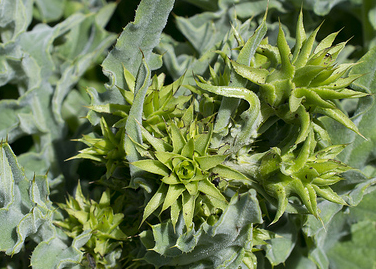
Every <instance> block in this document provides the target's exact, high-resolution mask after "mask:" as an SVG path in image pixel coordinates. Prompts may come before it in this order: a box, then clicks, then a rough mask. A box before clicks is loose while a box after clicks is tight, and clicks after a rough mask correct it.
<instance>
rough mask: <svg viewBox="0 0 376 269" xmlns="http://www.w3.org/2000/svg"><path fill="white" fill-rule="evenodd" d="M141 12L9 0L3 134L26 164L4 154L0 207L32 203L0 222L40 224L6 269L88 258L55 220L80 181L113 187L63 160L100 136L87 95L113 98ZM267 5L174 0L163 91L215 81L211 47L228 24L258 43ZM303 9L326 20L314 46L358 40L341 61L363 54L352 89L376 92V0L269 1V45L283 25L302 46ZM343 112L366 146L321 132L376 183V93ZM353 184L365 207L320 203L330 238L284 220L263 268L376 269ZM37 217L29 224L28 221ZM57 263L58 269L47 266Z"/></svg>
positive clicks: (1, 90) (123, 4)
mask: <svg viewBox="0 0 376 269" xmlns="http://www.w3.org/2000/svg"><path fill="white" fill-rule="evenodd" d="M138 5H139V1H136V0H122V1H118V2H114V1H108V2H106V1H104V0H103V1H101V0H91V1H89V0H81V1H73V0H65V1H59V0H57V1H48V0H35V1H26V0H25V1H23V0H8V1H6V0H4V1H1V2H0V13H1V14H2V15H1V19H0V34H1V44H0V45H1V46H0V51H1V53H0V63H1V64H0V67H1V72H0V99H1V101H0V115H1V116H0V137H1V139H2V140H4V141H5V140H6V141H8V143H9V145H10V148H11V149H12V150H13V152H14V154H15V156H17V158H15V157H14V156H13V155H12V153H11V150H10V148H8V147H7V146H3V147H2V150H3V153H2V154H3V155H2V159H1V160H2V163H3V165H2V172H1V174H0V177H1V178H0V183H1V184H2V185H1V186H2V192H1V195H3V198H1V206H2V207H3V206H4V205H7V201H8V200H7V199H10V198H9V197H7V194H6V193H7V192H6V189H7V188H8V187H9V188H18V189H19V190H20V193H21V194H20V195H21V196H20V197H22V199H20V198H18V199H19V200H22V201H26V200H25V199H26V198H25V197H28V198H27V199H28V200H27V201H26V202H23V204H22V205H21V203H20V204H17V203H16V202H14V203H12V206H13V207H12V206H10V207H8V208H7V209H6V210H4V208H2V209H1V210H2V211H0V217H1V219H2V220H1V221H0V223H1V224H2V225H1V226H3V225H9V223H6V224H5V223H2V222H4V221H5V220H9V219H13V218H14V219H15V223H14V225H18V223H19V222H20V221H21V220H24V219H23V218H24V216H26V215H27V216H29V217H30V218H31V219H32V220H30V222H27V223H32V225H31V226H32V227H33V228H32V229H31V228H27V227H24V228H22V225H21V226H20V227H21V228H20V233H21V234H22V235H23V237H22V239H18V240H15V239H14V235H10V237H9V238H11V239H12V240H14V242H13V243H14V245H13V246H9V245H4V244H2V245H0V249H1V250H2V251H3V252H2V253H1V254H0V255H1V256H0V265H1V266H2V267H3V268H26V267H27V266H28V265H29V264H30V260H29V258H30V256H31V255H32V256H31V263H32V264H33V266H34V267H35V268H53V266H61V268H64V266H65V265H66V266H70V265H69V261H70V260H72V259H73V260H75V261H79V260H80V259H81V258H82V255H83V254H82V253H81V252H80V251H79V250H78V249H79V248H80V247H81V246H82V243H80V240H82V242H83V241H85V240H86V239H85V234H83V235H81V238H77V240H75V241H74V242H71V243H70V245H68V246H69V247H68V248H67V247H66V246H67V242H69V240H68V239H67V237H66V235H64V234H63V233H62V232H60V231H59V230H58V229H56V228H55V227H54V226H53V225H52V222H51V221H52V220H56V219H61V213H59V211H56V210H55V208H56V205H57V203H63V202H65V198H66V196H67V194H73V193H74V191H75V190H76V188H77V182H78V180H80V182H81V186H82V189H83V192H84V194H85V195H90V197H91V198H92V199H93V200H95V201H99V200H100V197H101V195H102V193H103V192H104V190H105V187H106V184H91V182H95V181H98V180H100V178H102V176H103V175H104V174H105V173H106V169H105V167H103V166H97V165H95V164H94V163H93V162H91V161H90V160H77V159H74V160H70V161H65V160H66V159H68V158H70V157H72V156H74V155H76V154H77V152H78V151H79V150H80V149H82V148H83V146H82V145H81V144H80V143H77V142H72V141H71V140H72V139H79V138H81V135H82V134H88V133H90V132H93V131H94V132H97V133H100V129H99V126H98V125H97V126H94V127H92V125H91V124H90V123H89V121H88V120H87V119H85V118H84V117H85V116H86V115H87V113H88V112H89V110H88V108H87V106H89V105H90V98H89V96H88V94H87V92H86V89H87V88H88V87H93V88H95V89H96V90H97V91H98V92H100V93H103V92H105V91H106V89H105V87H104V85H105V84H106V83H108V78H107V77H106V76H105V75H103V73H102V66H101V63H102V62H103V60H104V58H105V57H106V55H107V53H108V51H109V50H111V49H112V48H114V44H115V41H116V38H117V37H118V36H119V35H120V33H121V32H122V31H123V28H124V27H125V26H126V25H127V24H128V23H129V22H132V21H133V20H134V17H135V10H136V9H137V7H138ZM266 6H267V1H263V0H261V1H233V0H222V1H221V0H217V1H216V0H201V1H200V0H186V1H183V0H180V1H176V3H175V5H174V8H173V10H172V13H171V15H170V16H169V19H168V22H167V25H166V27H165V29H164V31H163V34H162V38H161V40H160V43H159V44H158V45H157V47H156V48H155V49H154V52H156V53H159V54H162V55H163V65H162V66H161V67H160V68H158V69H156V70H154V71H153V73H156V74H159V73H161V72H164V73H166V74H167V77H166V82H172V81H174V80H176V79H178V78H179V77H180V76H181V75H182V74H183V73H184V72H186V74H187V75H186V76H185V83H193V78H192V76H191V74H192V70H194V72H195V73H196V74H202V75H205V74H206V75H207V73H208V70H207V66H208V64H209V63H211V62H212V57H213V56H212V55H211V53H212V51H211V50H212V48H213V47H214V45H215V43H217V42H219V41H221V40H223V38H224V36H225V34H226V33H227V32H228V31H229V30H230V29H231V24H230V20H231V18H233V17H234V16H235V14H236V16H237V17H238V19H239V20H240V21H242V22H244V21H245V20H246V19H248V18H250V17H253V19H252V21H251V22H250V29H249V30H248V32H247V31H245V32H244V36H247V35H248V37H249V36H250V35H251V34H252V33H253V31H254V30H255V29H256V27H257V26H258V25H259V24H260V23H261V21H262V18H263V16H264V13H265V11H266ZM301 6H302V8H303V13H304V21H305V27H306V31H307V32H311V31H312V30H313V29H314V28H316V27H317V26H318V25H319V24H320V23H321V22H322V21H323V20H325V22H324V25H323V27H322V28H321V30H320V32H319V34H318V38H317V40H321V39H322V38H323V37H325V36H327V35H328V34H330V33H332V32H335V31H338V30H339V29H341V28H343V29H342V31H341V32H340V33H339V35H338V37H337V40H336V42H342V41H346V40H348V39H350V38H351V39H350V40H349V41H348V47H347V50H346V51H345V53H343V55H342V58H341V59H340V61H343V62H356V61H358V60H359V59H360V58H361V57H362V56H363V55H366V56H364V58H363V61H364V62H366V64H365V65H360V66H359V69H363V70H358V71H359V72H361V71H363V72H364V73H367V75H366V76H364V77H362V78H361V79H359V80H358V81H356V82H355V83H354V85H353V87H354V88H355V89H365V90H366V91H369V92H371V93H375V92H376V82H375V81H376V75H375V74H376V64H375V63H373V61H372V59H374V56H375V54H376V49H375V46H376V4H375V3H374V1H371V0H363V1H361V0H320V1H314V0H306V1H303V2H302V1H297V0H283V1H269V11H268V16H267V26H268V34H267V35H268V36H269V40H271V43H273V40H274V41H275V40H276V36H277V31H278V21H281V22H282V23H283V28H284V30H285V32H286V35H287V37H288V41H289V42H291V41H292V40H293V37H292V36H293V34H292V35H290V33H294V32H295V27H296V23H295V22H296V18H297V17H298V14H299V11H300V8H301ZM103 64H104V63H103ZM104 65H105V64H104ZM166 84H167V83H166ZM341 105H342V107H343V108H344V110H346V111H347V112H348V113H349V115H350V116H354V118H353V120H354V122H355V123H356V125H357V126H358V128H359V130H360V132H361V133H362V134H364V135H365V136H366V137H367V138H368V140H364V139H362V138H360V137H357V136H356V135H355V134H354V133H352V132H351V131H349V130H347V129H346V128H343V127H342V126H340V125H339V124H337V123H335V122H333V121H332V120H329V119H326V120H325V121H324V123H325V124H326V126H327V128H328V129H329V130H330V134H331V136H332V140H333V142H334V143H338V144H340V143H341V144H342V143H351V144H350V145H349V146H348V147H347V148H346V149H345V151H344V152H343V153H341V155H340V159H341V160H342V161H345V162H346V163H348V164H349V165H351V166H353V167H354V168H357V169H360V170H362V171H363V172H364V174H366V175H367V176H368V177H369V178H373V177H375V175H376V170H375V156H376V146H375V141H376V140H375V139H376V136H375V134H376V130H375V126H376V123H375V117H374V115H375V113H376V111H375V109H376V106H375V105H374V99H373V96H372V97H369V98H368V97H367V98H365V100H362V101H359V102H358V101H344V102H342V103H341ZM89 119H90V121H91V122H92V123H93V122H95V121H96V120H97V119H96V118H95V116H94V115H92V117H91V118H90V117H89ZM94 125H96V124H94ZM5 163H8V164H5ZM9 167H10V168H9ZM21 167H22V169H23V171H24V176H18V178H21V179H20V180H19V182H17V184H16V185H14V184H13V185H12V184H11V182H10V181H12V180H11V178H12V179H13V177H14V175H16V174H17V173H18V174H20V173H21V172H20V171H22V169H21ZM18 174H17V175H18ZM34 175H37V176H36V177H35V180H34V181H33V182H34V183H33V184H34V185H35V186H38V187H35V188H36V189H37V190H38V195H31V194H30V193H29V194H26V193H24V192H27V191H26V190H27V189H28V187H27V186H26V185H27V184H26V183H25V182H29V181H31V179H33V178H34ZM7 176H8V178H7ZM347 179H348V182H350V183H351V184H353V185H354V186H355V185H357V186H358V189H357V190H362V191H359V192H361V194H359V195H358V196H356V194H353V196H351V197H350V198H351V199H355V200H356V199H358V201H355V202H354V205H355V204H357V203H358V202H360V200H361V199H362V198H363V199H362V201H361V202H360V203H359V204H358V205H357V206H356V207H349V208H345V209H341V208H340V207H337V206H336V205H334V206H333V205H328V204H326V203H322V204H321V207H322V212H324V214H325V213H326V214H327V216H328V219H327V220H325V222H326V223H327V226H326V229H323V227H322V226H321V225H320V223H318V222H317V221H316V220H315V219H313V218H312V219H309V220H308V221H309V222H310V226H309V227H305V228H303V230H299V229H298V228H297V227H299V225H300V224H296V223H295V222H296V221H298V220H295V219H294V218H293V217H291V218H286V219H284V222H281V223H279V225H277V226H274V227H273V228H271V230H272V231H274V232H276V233H277V234H279V235H283V237H282V238H276V239H274V240H273V241H272V243H271V244H269V246H267V247H265V249H264V250H263V251H262V253H264V255H266V256H267V258H268V259H265V258H264V257H262V255H259V257H258V258H259V263H258V268H270V266H271V264H274V265H276V266H274V268H284V267H286V268H316V267H318V268H328V267H330V268H373V267H375V266H376V260H375V257H376V243H375V242H376V229H375V227H376V225H375V224H376V215H375V213H374V212H376V208H375V205H376V200H375V199H376V195H375V192H374V191H373V188H372V187H368V188H367V189H366V187H367V186H369V185H371V183H373V181H369V180H368V181H367V180H366V179H365V177H363V176H362V175H361V174H350V175H347ZM47 182H48V183H47ZM99 182H102V181H99ZM365 182H366V184H363V185H362V183H365ZM102 183H103V182H102ZM350 183H349V184H350ZM22 184H24V185H22ZM25 184H26V185H25ZM108 184H113V182H111V183H108ZM47 185H48V186H49V189H48V187H46V186H47ZM5 186H7V187H5ZM30 190H31V189H30ZM363 194H364V197H363ZM46 196H48V197H49V199H47V198H46ZM16 200H17V199H16ZM33 203H37V204H39V205H41V207H40V208H38V210H39V211H37V209H32V208H34V207H33ZM13 212H16V213H17V214H16V213H13ZM30 212H31V213H32V217H31V215H28V214H29V213H30ZM40 220H42V221H40ZM16 222H17V223H16ZM42 231H43V232H42ZM47 231H48V232H47ZM5 234H6V233H3V235H2V236H3V237H0V242H5V241H6V238H5V237H6V236H5ZM2 240H3V241H2ZM310 240H311V241H310ZM40 242H49V243H48V244H52V245H53V246H55V248H54V249H53V248H49V249H48V246H43V245H42V244H39V243H40ZM307 242H308V244H307ZM310 244H311V245H310ZM56 246H65V247H63V248H64V249H65V250H66V251H65V252H64V253H58V252H59V249H58V248H56ZM283 250H285V251H283ZM32 253H33V254H32ZM260 253H261V252H260ZM13 254H14V255H13ZM114 255H115V254H114ZM48 257H50V258H48ZM51 257H54V258H51ZM286 259H287V260H286ZM285 260H286V261H285ZM42 261H43V263H44V264H43V263H42ZM48 262H50V267H46V266H48V265H47V264H48ZM126 262H128V261H126ZM126 262H125V263H126ZM281 262H283V263H284V264H285V265H283V264H281ZM56 263H59V264H56ZM42 264H43V265H42Z"/></svg>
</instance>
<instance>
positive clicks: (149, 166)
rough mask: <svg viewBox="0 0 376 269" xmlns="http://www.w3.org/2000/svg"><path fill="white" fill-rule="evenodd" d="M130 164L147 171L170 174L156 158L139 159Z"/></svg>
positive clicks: (162, 174)
mask: <svg viewBox="0 0 376 269" xmlns="http://www.w3.org/2000/svg"><path fill="white" fill-rule="evenodd" d="M132 165H134V166H136V167H138V168H140V169H142V170H144V171H147V172H149V173H153V174H157V175H161V176H168V175H169V174H170V170H169V169H168V168H167V167H166V166H165V165H164V164H162V163H161V162H160V161H157V160H140V161H136V162H133V163H132Z"/></svg>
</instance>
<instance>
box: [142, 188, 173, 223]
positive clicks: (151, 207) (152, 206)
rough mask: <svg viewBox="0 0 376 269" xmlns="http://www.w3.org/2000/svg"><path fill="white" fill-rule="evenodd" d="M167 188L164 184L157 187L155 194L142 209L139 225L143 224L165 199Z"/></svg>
mask: <svg viewBox="0 0 376 269" xmlns="http://www.w3.org/2000/svg"><path fill="white" fill-rule="evenodd" d="M167 188H168V187H167V186H166V185H165V184H162V185H161V186H159V188H158V190H157V192H156V193H155V194H154V195H153V197H152V198H151V199H150V201H149V202H148V203H147V205H146V207H145V209H144V214H143V215H142V221H141V224H142V223H144V221H145V220H146V219H147V218H148V217H149V216H150V215H151V214H152V213H153V212H154V211H155V210H157V208H158V207H159V206H160V205H161V204H162V203H163V202H164V200H165V198H166V193H167ZM141 224H140V226H141Z"/></svg>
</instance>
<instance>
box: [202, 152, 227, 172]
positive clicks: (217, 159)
mask: <svg viewBox="0 0 376 269" xmlns="http://www.w3.org/2000/svg"><path fill="white" fill-rule="evenodd" d="M226 157H227V156H226V155H208V156H202V157H195V160H196V161H197V162H198V164H199V165H200V168H201V170H203V171H207V170H209V169H211V168H213V167H215V166H217V165H218V164H221V163H223V162H224V160H225V159H226Z"/></svg>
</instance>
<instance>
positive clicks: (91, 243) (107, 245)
mask: <svg viewBox="0 0 376 269" xmlns="http://www.w3.org/2000/svg"><path fill="white" fill-rule="evenodd" d="M121 202H122V201H121V197H120V199H118V200H117V201H116V202H115V204H111V194H110V190H109V189H107V190H106V191H105V192H104V193H103V194H102V196H101V199H100V201H99V203H97V202H95V201H93V200H90V199H87V198H85V196H84V195H83V193H82V190H81V185H80V184H78V187H77V190H76V194H75V197H72V196H69V197H68V199H67V201H66V203H65V204H63V203H61V204H59V207H60V208H61V209H63V210H64V211H66V212H67V213H68V215H69V217H68V218H66V219H64V220H63V221H56V222H55V225H57V226H58V227H60V228H62V229H63V230H64V232H65V233H66V234H67V235H68V236H69V237H71V238H76V237H77V236H79V235H80V234H82V233H84V232H88V233H90V234H91V237H90V239H89V240H88V241H87V242H86V244H85V245H84V246H83V247H82V249H83V251H84V252H85V253H87V255H86V263H87V265H89V266H91V267H93V266H92V265H91V264H93V263H94V265H95V266H94V267H96V268H115V267H116V260H117V259H119V257H120V254H121V251H122V250H121V249H122V245H123V242H124V241H125V240H127V235H126V234H124V232H123V231H122V230H121V229H120V224H121V223H122V221H123V218H124V214H122V213H114V211H113V208H115V207H117V204H118V203H121ZM115 205H116V206H115Z"/></svg>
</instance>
